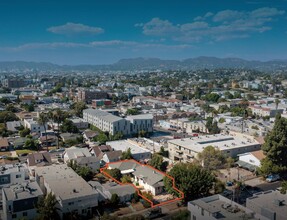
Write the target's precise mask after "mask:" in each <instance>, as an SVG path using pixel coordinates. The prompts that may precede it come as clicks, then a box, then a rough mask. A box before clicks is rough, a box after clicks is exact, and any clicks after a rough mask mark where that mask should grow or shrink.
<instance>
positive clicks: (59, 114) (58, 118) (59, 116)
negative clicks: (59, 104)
mask: <svg viewBox="0 0 287 220" xmlns="http://www.w3.org/2000/svg"><path fill="white" fill-rule="evenodd" d="M64 119H65V114H64V112H63V111H62V110H61V109H59V108H58V109H56V110H55V111H54V112H53V120H54V121H55V122H57V124H58V126H57V127H58V135H57V136H58V146H57V147H58V148H59V143H60V123H61V122H63V121H64Z"/></svg>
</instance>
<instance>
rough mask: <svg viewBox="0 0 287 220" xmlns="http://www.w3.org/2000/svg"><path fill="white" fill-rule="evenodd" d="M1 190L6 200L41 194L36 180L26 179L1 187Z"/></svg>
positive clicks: (27, 197)
mask: <svg viewBox="0 0 287 220" xmlns="http://www.w3.org/2000/svg"><path fill="white" fill-rule="evenodd" d="M3 191H4V194H5V196H6V199H7V200H8V201H11V200H13V201H15V200H22V199H29V198H34V197H38V196H42V195H43V192H42V190H41V189H40V186H39V185H38V184H37V183H36V182H28V181H27V182H23V183H21V184H15V185H11V186H9V187H6V188H3Z"/></svg>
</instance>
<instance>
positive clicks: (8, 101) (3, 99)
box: [0, 97, 11, 105]
mask: <svg viewBox="0 0 287 220" xmlns="http://www.w3.org/2000/svg"><path fill="white" fill-rule="evenodd" d="M0 102H2V103H3V104H5V105H7V104H9V103H11V101H10V99H7V98H5V97H3V98H1V99H0Z"/></svg>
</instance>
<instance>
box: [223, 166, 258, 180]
mask: <svg viewBox="0 0 287 220" xmlns="http://www.w3.org/2000/svg"><path fill="white" fill-rule="evenodd" d="M218 178H219V179H220V180H221V181H222V182H227V181H232V180H237V181H247V180H250V179H254V178H256V175H254V174H253V173H252V172H250V171H248V170H245V169H242V168H235V167H233V168H230V169H229V170H228V169H221V170H219V173H218Z"/></svg>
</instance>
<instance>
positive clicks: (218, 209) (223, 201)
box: [188, 194, 265, 220]
mask: <svg viewBox="0 0 287 220" xmlns="http://www.w3.org/2000/svg"><path fill="white" fill-rule="evenodd" d="M190 205H193V206H194V205H195V206H198V207H201V208H203V209H204V210H205V211H207V212H209V213H211V214H212V215H213V216H214V218H215V219H228V220H230V219H232V220H242V219H250V220H255V219H257V220H259V219H265V218H262V216H259V215H258V216H256V215H255V216H253V215H252V213H254V212H253V211H251V210H250V209H247V208H246V207H244V206H241V205H239V204H237V203H235V202H232V201H231V200H229V199H227V198H225V197H223V196H221V195H219V194H217V195H213V196H209V197H205V198H202V199H198V200H194V201H191V202H189V204H188V206H190ZM189 210H190V209H189ZM190 211H192V210H190ZM252 216H253V217H252ZM244 217H245V218H244ZM247 217H248V218H247Z"/></svg>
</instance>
